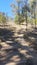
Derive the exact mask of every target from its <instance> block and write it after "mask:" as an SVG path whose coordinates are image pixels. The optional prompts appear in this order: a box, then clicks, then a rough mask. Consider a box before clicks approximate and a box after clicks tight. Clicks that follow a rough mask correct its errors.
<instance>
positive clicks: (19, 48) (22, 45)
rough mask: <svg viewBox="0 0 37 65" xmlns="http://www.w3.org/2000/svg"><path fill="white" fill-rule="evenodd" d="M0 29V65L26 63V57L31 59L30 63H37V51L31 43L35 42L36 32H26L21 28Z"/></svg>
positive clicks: (20, 64) (33, 64) (36, 64)
mask: <svg viewBox="0 0 37 65" xmlns="http://www.w3.org/2000/svg"><path fill="white" fill-rule="evenodd" d="M0 31H1V32H2V33H1V32H0V33H1V35H0V65H26V64H25V63H26V61H27V59H31V60H32V61H31V63H32V64H31V65H37V51H35V50H34V48H33V44H32V42H33V43H34V42H36V43H37V34H36V33H35V34H33V33H31V32H27V33H26V32H25V30H23V29H19V30H18V31H13V30H7V29H0ZM32 32H33V31H32ZM36 32H37V31H36ZM24 35H25V38H24ZM27 36H28V37H27Z"/></svg>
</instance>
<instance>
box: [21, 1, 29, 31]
mask: <svg viewBox="0 0 37 65" xmlns="http://www.w3.org/2000/svg"><path fill="white" fill-rule="evenodd" d="M24 3H25V5H24V6H23V8H22V14H23V16H24V17H25V19H26V31H27V25H28V21H27V18H28V12H30V7H29V4H28V0H25V1H24Z"/></svg>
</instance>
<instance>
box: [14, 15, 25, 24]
mask: <svg viewBox="0 0 37 65" xmlns="http://www.w3.org/2000/svg"><path fill="white" fill-rule="evenodd" d="M23 22H24V17H23V16H22V15H16V17H15V23H17V24H21V23H23Z"/></svg>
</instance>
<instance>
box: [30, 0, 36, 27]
mask: <svg viewBox="0 0 37 65" xmlns="http://www.w3.org/2000/svg"><path fill="white" fill-rule="evenodd" d="M31 8H32V9H31V10H32V11H31V12H32V15H33V18H34V20H35V28H36V0H33V2H32V4H31Z"/></svg>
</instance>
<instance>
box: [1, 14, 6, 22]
mask: <svg viewBox="0 0 37 65" xmlns="http://www.w3.org/2000/svg"><path fill="white" fill-rule="evenodd" d="M0 22H2V23H6V16H5V15H3V13H0Z"/></svg>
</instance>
